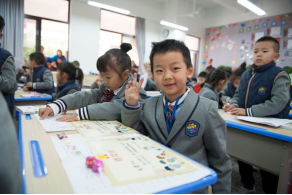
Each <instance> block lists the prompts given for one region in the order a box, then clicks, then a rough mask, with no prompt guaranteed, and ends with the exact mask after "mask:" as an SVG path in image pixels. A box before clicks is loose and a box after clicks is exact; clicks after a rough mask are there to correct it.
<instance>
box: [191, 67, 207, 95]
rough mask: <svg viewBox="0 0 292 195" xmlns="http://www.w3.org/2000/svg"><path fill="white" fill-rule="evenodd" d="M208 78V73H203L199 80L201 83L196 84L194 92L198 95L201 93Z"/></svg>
mask: <svg viewBox="0 0 292 195" xmlns="http://www.w3.org/2000/svg"><path fill="white" fill-rule="evenodd" d="M206 77H207V73H206V72H201V73H200V74H199V75H198V78H199V83H198V84H196V85H195V86H194V87H193V88H194V91H195V92H196V93H200V91H201V89H202V86H201V85H202V84H203V83H204V82H205V80H206Z"/></svg>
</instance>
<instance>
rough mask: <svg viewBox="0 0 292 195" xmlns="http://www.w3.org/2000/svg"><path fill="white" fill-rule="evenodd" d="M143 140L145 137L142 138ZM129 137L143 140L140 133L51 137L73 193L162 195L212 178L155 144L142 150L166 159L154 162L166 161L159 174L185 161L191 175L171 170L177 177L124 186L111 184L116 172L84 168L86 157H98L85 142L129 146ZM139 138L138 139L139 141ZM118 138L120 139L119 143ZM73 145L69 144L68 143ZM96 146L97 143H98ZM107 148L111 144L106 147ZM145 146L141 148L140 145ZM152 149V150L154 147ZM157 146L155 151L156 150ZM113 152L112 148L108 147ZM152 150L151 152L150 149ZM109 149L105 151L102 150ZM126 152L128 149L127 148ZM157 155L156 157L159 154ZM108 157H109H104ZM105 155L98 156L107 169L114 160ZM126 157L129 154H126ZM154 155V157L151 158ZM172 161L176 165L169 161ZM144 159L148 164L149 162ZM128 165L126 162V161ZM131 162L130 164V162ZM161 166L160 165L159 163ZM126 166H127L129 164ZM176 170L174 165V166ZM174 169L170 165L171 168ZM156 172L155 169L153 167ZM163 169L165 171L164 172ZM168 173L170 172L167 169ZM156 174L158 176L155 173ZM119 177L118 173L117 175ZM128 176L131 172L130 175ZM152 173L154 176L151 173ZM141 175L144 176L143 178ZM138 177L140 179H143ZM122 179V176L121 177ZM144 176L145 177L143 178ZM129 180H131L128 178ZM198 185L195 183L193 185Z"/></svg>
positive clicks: (201, 168) (205, 170)
mask: <svg viewBox="0 0 292 195" xmlns="http://www.w3.org/2000/svg"><path fill="white" fill-rule="evenodd" d="M143 137H144V136H143ZM129 138H130V139H131V140H132V141H142V140H141V139H140V138H141V135H139V134H136V133H135V134H125V135H118V136H109V137H100V138H91V139H84V138H83V137H82V136H81V135H80V134H75V135H67V140H65V141H64V140H60V139H59V138H58V137H57V136H52V137H51V139H52V142H53V144H54V147H55V149H56V151H57V153H58V156H59V158H60V159H61V163H62V165H63V168H64V170H65V172H66V174H67V176H68V179H69V181H70V183H71V186H72V188H73V191H74V193H78V194H80V193H81V194H121V193H122V194H130V193H131V194H141V193H142V194H149V193H156V192H160V191H163V190H167V189H171V188H174V187H178V186H182V185H184V184H188V183H192V182H195V181H197V180H200V179H202V178H204V177H206V176H208V175H211V174H212V172H211V170H210V169H207V168H205V167H203V166H201V165H200V164H198V163H196V162H195V161H189V160H188V159H185V158H184V157H182V156H180V155H178V154H177V153H175V152H173V153H171V152H172V151H171V152H169V151H168V149H167V148H166V147H165V146H162V145H160V144H157V145H155V144H154V145H152V144H151V142H149V145H148V144H146V146H145V147H146V148H147V146H149V148H147V149H144V148H143V150H142V149H141V151H144V152H147V153H148V152H150V153H153V152H154V151H156V152H157V153H158V155H157V156H159V155H160V158H161V157H164V159H160V158H157V157H154V159H155V162H153V164H156V163H157V160H159V161H160V160H162V161H165V162H167V164H162V163H161V165H163V166H161V167H162V168H161V170H160V171H158V172H156V173H157V174H163V173H164V172H165V171H166V170H165V169H164V167H166V166H167V165H168V164H176V162H178V163H182V162H185V163H186V164H184V168H183V169H185V170H189V172H185V173H180V172H177V171H178V170H179V169H180V168H177V169H176V170H173V171H169V172H173V173H174V174H172V175H164V176H163V177H158V178H154V179H149V180H144V181H135V182H130V183H127V184H123V185H114V184H113V183H112V178H111V177H113V175H112V174H114V175H115V173H111V170H109V169H108V168H106V169H105V170H104V172H102V174H99V173H95V172H93V171H92V169H90V168H87V166H86V165H85V162H86V157H87V156H93V155H95V154H94V153H92V151H91V150H90V148H89V146H88V145H87V143H86V142H88V141H90V142H91V141H93V143H95V141H97V140H99V141H100V142H99V143H105V140H109V141H110V142H113V139H114V140H116V141H114V142H123V143H125V144H126V143H127V140H128V141H129ZM136 138H137V140H136ZM117 139H120V141H118V140H117ZM68 142H70V144H69V145H68V144H66V143H68ZM99 143H97V144H99ZM107 145H108V144H107ZM141 146H142V145H141ZM152 146H153V147H152ZM154 147H155V148H154ZM109 149H111V148H109ZM148 149H149V150H148ZM160 149H161V150H162V151H166V153H165V156H164V155H161V151H160ZM103 150H106V149H103ZM126 150H127V149H126ZM156 152H155V155H156ZM105 154H107V155H105ZM105 154H103V155H100V156H98V157H99V159H101V160H102V161H103V162H104V164H105V166H108V163H107V162H106V160H110V159H107V158H106V156H108V157H109V158H114V157H112V155H111V154H113V153H110V152H108V151H106V153H105ZM126 154H130V151H129V152H127V153H126ZM168 154H170V155H171V156H173V157H174V158H176V159H171V158H168V156H167V155H168ZM121 156H122V157H124V154H121ZM151 156H152V155H151ZM168 159H169V160H170V161H173V160H174V162H169V161H168ZM123 160H124V161H126V160H127V161H129V162H130V161H131V160H130V159H123ZM146 160H147V161H149V162H150V163H152V158H151V159H146ZM146 160H145V162H147V161H146ZM124 163H125V162H124ZM130 163H131V162H130ZM159 163H160V162H159ZM126 166H127V165H126ZM134 166H135V165H133V164H131V168H133V169H134V170H135V169H136V170H137V171H136V172H139V170H138V168H137V167H134ZM174 167H175V166H174ZM117 168H119V169H123V168H124V167H123V166H120V165H118V167H117ZM170 168H171V166H170ZM153 169H154V168H153ZM163 169H164V170H163ZM167 171H168V170H167ZM156 173H155V174H156ZM117 174H119V173H117ZM127 174H128V173H127ZM151 174H152V173H151ZM141 176H142V175H141ZM141 176H139V175H138V177H141ZM118 177H119V176H118ZM143 177H144V176H143ZM127 178H128V177H127ZM194 185H195V184H194Z"/></svg>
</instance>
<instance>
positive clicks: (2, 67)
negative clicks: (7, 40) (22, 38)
mask: <svg viewBox="0 0 292 195" xmlns="http://www.w3.org/2000/svg"><path fill="white" fill-rule="evenodd" d="M0 46H1V45H0ZM0 90H2V93H3V96H4V98H5V100H6V102H7V104H8V108H9V111H10V113H11V115H12V116H13V113H14V93H15V91H16V90H17V82H16V74H15V66H14V59H13V56H12V54H11V53H10V52H9V51H7V50H5V49H3V48H0Z"/></svg>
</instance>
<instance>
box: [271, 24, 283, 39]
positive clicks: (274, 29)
mask: <svg viewBox="0 0 292 195" xmlns="http://www.w3.org/2000/svg"><path fill="white" fill-rule="evenodd" d="M280 35H281V27H280V26H277V27H272V28H271V36H273V37H274V36H280Z"/></svg>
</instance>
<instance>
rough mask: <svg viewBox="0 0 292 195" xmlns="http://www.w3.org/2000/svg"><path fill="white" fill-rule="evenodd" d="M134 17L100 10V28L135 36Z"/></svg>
mask: <svg viewBox="0 0 292 195" xmlns="http://www.w3.org/2000/svg"><path fill="white" fill-rule="evenodd" d="M135 22H136V18H134V17H130V16H125V15H122V14H117V13H114V12H111V11H107V10H101V22H100V23H101V24H100V28H101V29H103V30H108V31H114V32H119V33H122V34H128V35H133V36H135Z"/></svg>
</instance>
